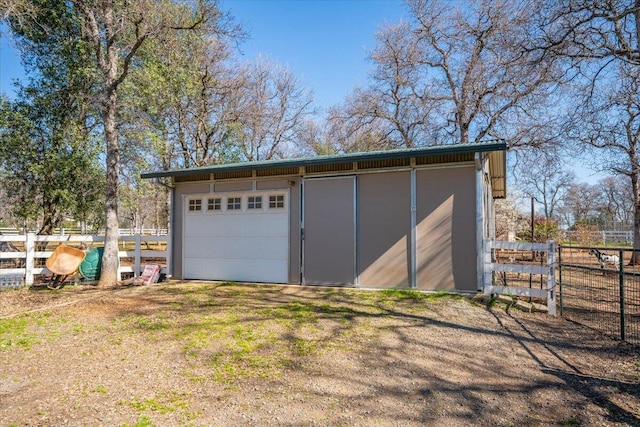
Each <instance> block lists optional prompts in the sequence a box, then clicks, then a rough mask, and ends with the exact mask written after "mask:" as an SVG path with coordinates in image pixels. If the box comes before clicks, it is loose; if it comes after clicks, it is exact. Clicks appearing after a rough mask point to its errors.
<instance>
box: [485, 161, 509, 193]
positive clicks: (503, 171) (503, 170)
mask: <svg viewBox="0 0 640 427" xmlns="http://www.w3.org/2000/svg"><path fill="white" fill-rule="evenodd" d="M489 173H490V175H491V192H492V196H493V198H494V199H505V198H506V197H507V151H506V150H502V151H491V152H489Z"/></svg>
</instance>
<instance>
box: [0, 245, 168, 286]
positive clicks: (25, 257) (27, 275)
mask: <svg viewBox="0 0 640 427" xmlns="http://www.w3.org/2000/svg"><path fill="white" fill-rule="evenodd" d="M119 240H120V244H121V250H120V251H118V257H119V258H133V266H123V265H122V262H121V263H120V267H119V268H118V280H121V279H122V273H133V274H134V275H135V276H139V275H140V273H141V271H142V268H143V265H142V259H143V258H164V260H165V262H164V264H165V265H166V266H167V267H164V268H162V270H161V272H162V273H164V274H165V275H167V276H170V275H171V271H170V268H169V266H170V264H169V259H170V249H169V248H170V244H169V240H170V239H169V236H167V235H156V236H142V235H140V234H135V235H133V236H121V237H120V238H119ZM43 242H55V243H58V244H67V245H69V246H80V245H81V244H83V243H84V244H85V245H86V246H87V247H89V248H91V247H93V246H103V244H100V243H103V242H104V236H88V235H63V236H60V235H58V236H39V235H36V234H31V233H29V234H26V235H12V236H11V235H9V236H7V235H2V236H0V260H15V261H18V262H19V263H20V264H21V266H20V267H17V268H16V267H14V268H2V266H1V265H0V278H2V277H3V276H5V277H16V276H22V278H23V280H24V284H25V285H27V286H30V285H32V284H33V283H34V277H35V276H37V275H42V274H45V275H46V274H51V272H50V271H49V270H48V269H47V268H46V267H36V262H35V260H36V259H38V258H40V259H46V258H49V257H50V256H51V254H52V253H53V250H52V251H44V252H41V251H36V247H37V246H38V245H37V244H38V243H43ZM127 242H134V245H133V246H134V249H133V250H127V249H128V246H129V245H127ZM149 242H161V243H164V244H165V250H147V249H144V250H143V246H144V245H145V244H147V247H148V243H149ZM96 244H97V245H96ZM56 246H57V245H56ZM19 248H22V250H20V249H19ZM20 261H22V262H20Z"/></svg>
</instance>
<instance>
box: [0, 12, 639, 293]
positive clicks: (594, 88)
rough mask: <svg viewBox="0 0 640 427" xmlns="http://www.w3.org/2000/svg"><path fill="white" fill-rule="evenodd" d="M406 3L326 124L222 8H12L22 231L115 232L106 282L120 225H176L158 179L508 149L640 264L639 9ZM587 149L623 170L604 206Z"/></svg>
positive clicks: (10, 184) (8, 115)
mask: <svg viewBox="0 0 640 427" xmlns="http://www.w3.org/2000/svg"><path fill="white" fill-rule="evenodd" d="M406 7H407V10H408V16H409V19H408V20H407V21H406V22H400V23H396V24H393V23H392V24H388V25H386V26H385V27H383V28H381V29H380V30H379V32H378V33H377V34H376V37H377V44H376V47H375V48H374V49H373V51H372V52H371V53H370V57H369V59H370V62H371V71H370V78H369V82H368V84H367V85H366V86H364V87H358V88H354V90H353V91H352V92H351V93H350V94H349V95H348V96H347V97H346V98H345V100H344V102H342V103H341V104H340V105H336V106H333V107H331V108H329V110H328V111H327V112H326V114H325V115H324V116H321V115H319V114H318V111H317V110H316V109H315V107H314V103H313V97H312V93H311V92H310V91H308V90H307V89H305V88H304V87H303V86H302V85H301V83H300V81H299V80H298V79H297V78H296V76H294V75H293V74H292V73H291V72H290V71H289V70H287V69H286V67H283V66H282V65H280V64H277V63H274V62H271V61H269V60H267V59H263V58H258V59H256V60H255V61H244V60H242V58H241V56H240V55H239V53H238V46H241V44H242V41H243V40H244V39H245V37H247V34H245V32H244V31H243V29H242V28H241V27H240V26H238V25H237V24H236V23H235V22H234V20H233V17H231V16H229V15H228V14H227V13H226V12H225V11H223V10H222V9H221V8H220V4H218V3H217V2H216V1H209V0H195V1H177V0H176V1H172V0H157V1H151V0H144V1H139V2H123V1H117V0H113V1H104V0H72V1H64V2H63V1H52V0H31V1H25V0H0V13H1V16H2V19H3V22H4V23H5V24H6V25H7V28H8V30H9V32H10V34H11V36H12V38H13V40H14V41H15V43H16V45H17V47H18V48H19V49H20V51H21V52H22V55H23V58H24V61H25V68H26V69H27V70H28V80H27V81H25V82H21V83H20V84H19V87H18V88H17V95H16V97H15V99H8V98H6V97H3V98H2V99H1V100H0V138H1V140H2V144H1V146H0V174H2V182H3V185H2V188H1V195H2V197H3V198H4V199H5V203H3V205H5V206H9V207H10V209H8V211H6V212H3V218H4V221H6V222H14V223H17V224H18V225H22V224H23V223H24V222H25V221H26V222H27V223H28V224H31V227H35V228H37V230H38V231H40V232H42V233H47V232H51V230H52V229H53V227H55V226H56V225H59V224H60V223H61V222H62V221H64V220H65V219H73V220H77V221H81V222H83V223H85V224H91V225H93V226H100V227H106V230H107V242H106V248H105V259H104V261H105V264H106V265H112V266H114V268H113V269H112V270H113V271H111V270H109V268H107V270H106V271H107V272H106V274H105V277H106V278H105V283H106V281H109V280H113V277H115V276H114V275H115V258H114V257H115V253H117V228H118V226H119V224H120V223H125V224H131V225H133V226H141V225H153V226H164V225H165V224H166V223H167V218H168V215H167V212H168V203H169V201H168V190H167V189H166V187H162V186H155V185H151V184H150V183H147V182H141V181H140V179H139V173H140V171H142V170H148V169H153V170H158V169H161V170H167V169H172V168H183V167H197V166H204V165H209V164H216V163H225V162H237V161H252V160H268V159H274V158H283V157H292V156H300V155H315V154H335V153H345V152H353V151H364V150H381V149H382V150H383V149H389V148H401V147H407V148H409V147H416V146H422V145H433V144H450V143H475V142H479V141H483V140H487V139H494V138H499V139H504V140H506V141H507V142H508V143H509V145H510V147H511V148H512V154H511V156H512V157H513V164H515V165H516V166H515V167H514V169H513V171H512V173H513V175H514V181H515V182H516V184H517V185H518V186H520V187H521V188H522V189H523V190H524V191H526V192H527V193H528V194H531V195H532V196H535V197H537V198H538V199H539V203H540V205H541V206H543V209H544V216H545V217H547V218H552V219H562V220H563V221H564V222H565V224H569V223H570V222H573V223H576V222H579V221H583V220H585V218H587V217H593V216H594V215H596V216H602V215H604V213H603V212H604V206H605V205H606V206H607V208H606V210H607V212H609V213H608V215H610V216H615V217H619V218H624V221H628V222H629V221H630V222H631V223H632V225H633V228H634V230H635V236H634V240H635V241H634V247H635V248H636V249H640V179H639V178H640V159H638V153H637V144H638V142H639V137H640V121H639V118H640V97H639V94H638V85H639V84H640V83H639V82H640V48H639V41H638V39H639V33H640V25H639V23H640V0H611V1H607V2H602V1H595V0H561V1H551V0H549V1H543V2H540V1H533V0H520V1H517V0H510V1H507V0H497V1H489V0H466V1H461V2H448V1H442V0H410V1H408V2H407V3H406ZM576 153H580V154H584V153H588V154H589V155H590V156H591V158H592V159H593V160H594V161H593V164H591V165H590V166H592V167H596V168H599V169H600V170H601V171H608V172H610V173H611V178H607V179H606V180H604V181H603V182H601V183H600V184H598V186H597V187H598V191H599V192H600V193H601V194H602V195H605V194H606V197H605V198H608V200H609V201H608V202H607V203H604V198H603V197H604V196H603V197H600V196H599V197H597V198H594V197H589V198H588V200H589V201H594V203H596V202H595V200H599V201H598V202H597V204H598V206H599V207H598V208H594V207H593V206H582V205H580V203H582V204H583V205H584V204H585V202H586V201H587V199H585V196H584V193H585V192H593V191H595V190H594V188H593V187H590V186H586V185H585V184H580V183H576V182H575V179H574V178H572V176H571V174H570V173H568V172H567V171H566V170H565V167H564V166H563V163H562V160H563V159H564V158H567V157H569V158H571V157H575V156H576ZM605 181H606V183H605ZM605 187H607V188H609V192H608V193H607V192H606V191H605V190H604V188H605ZM600 190H602V191H600ZM571 200H573V202H571ZM579 205H580V206H579ZM598 212H599V213H598ZM602 218H604V216H602ZM620 221H623V219H620ZM639 257H640V255H639ZM112 273H113V274H112ZM112 276H113V277H112Z"/></svg>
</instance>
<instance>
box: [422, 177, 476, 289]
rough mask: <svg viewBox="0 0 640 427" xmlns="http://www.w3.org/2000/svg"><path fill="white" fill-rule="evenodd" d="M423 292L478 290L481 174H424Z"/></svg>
mask: <svg viewBox="0 0 640 427" xmlns="http://www.w3.org/2000/svg"><path fill="white" fill-rule="evenodd" d="M416 181H417V210H416V214H417V218H416V222H417V229H416V234H417V254H416V255H417V269H418V278H417V279H418V283H417V287H418V288H419V289H428V290H435V289H445V290H469V291H474V290H476V263H477V260H476V218H475V212H476V209H475V169H474V167H473V166H470V167H455V168H442V169H429V170H418V171H417V173H416Z"/></svg>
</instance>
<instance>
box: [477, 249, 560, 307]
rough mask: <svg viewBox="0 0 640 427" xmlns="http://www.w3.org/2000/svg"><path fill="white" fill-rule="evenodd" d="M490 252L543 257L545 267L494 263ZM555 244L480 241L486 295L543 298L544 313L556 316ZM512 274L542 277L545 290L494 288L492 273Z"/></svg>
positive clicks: (517, 287)
mask: <svg viewBox="0 0 640 427" xmlns="http://www.w3.org/2000/svg"><path fill="white" fill-rule="evenodd" d="M494 249H502V250H508V251H531V252H544V253H546V263H545V264H544V265H532V264H515V263H509V264H506V263H500V262H495V261H494V257H493V256H492V252H493V250H494ZM555 256H556V242H554V241H553V240H550V241H548V242H547V243H526V242H503V241H496V240H485V241H484V275H483V286H484V293H485V294H486V295H494V294H507V295H517V296H527V297H535V298H543V299H546V300H547V309H548V311H549V314H551V315H552V316H555V315H556V292H555V289H556V259H555ZM497 271H501V272H514V273H525V274H542V275H546V276H547V288H546V289H532V288H525V287H519V286H495V284H494V280H493V279H494V277H493V273H494V272H497Z"/></svg>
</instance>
